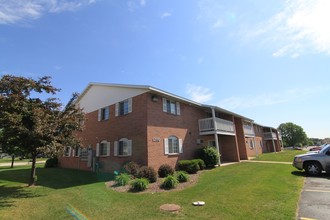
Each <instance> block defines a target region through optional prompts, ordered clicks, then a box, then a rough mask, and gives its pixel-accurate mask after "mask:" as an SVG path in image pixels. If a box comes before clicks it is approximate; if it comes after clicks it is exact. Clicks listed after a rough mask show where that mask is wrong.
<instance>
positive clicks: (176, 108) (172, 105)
mask: <svg viewBox="0 0 330 220" xmlns="http://www.w3.org/2000/svg"><path fill="white" fill-rule="evenodd" d="M163 112H167V113H171V114H173V115H180V103H179V102H174V101H171V100H168V99H166V98H163Z"/></svg>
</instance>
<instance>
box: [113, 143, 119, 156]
mask: <svg viewBox="0 0 330 220" xmlns="http://www.w3.org/2000/svg"><path fill="white" fill-rule="evenodd" d="M114 145H115V146H114V156H118V141H115V144H114Z"/></svg>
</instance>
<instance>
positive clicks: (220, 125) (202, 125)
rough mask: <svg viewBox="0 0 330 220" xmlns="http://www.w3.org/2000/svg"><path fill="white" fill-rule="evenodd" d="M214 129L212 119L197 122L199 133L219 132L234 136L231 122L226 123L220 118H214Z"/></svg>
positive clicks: (233, 127)
mask: <svg viewBox="0 0 330 220" xmlns="http://www.w3.org/2000/svg"><path fill="white" fill-rule="evenodd" d="M215 123H216V129H215V126H214V122H213V118H204V119H200V120H199V131H200V132H207V131H220V132H225V133H233V134H235V126H234V123H233V122H232V121H227V120H224V119H221V118H215Z"/></svg>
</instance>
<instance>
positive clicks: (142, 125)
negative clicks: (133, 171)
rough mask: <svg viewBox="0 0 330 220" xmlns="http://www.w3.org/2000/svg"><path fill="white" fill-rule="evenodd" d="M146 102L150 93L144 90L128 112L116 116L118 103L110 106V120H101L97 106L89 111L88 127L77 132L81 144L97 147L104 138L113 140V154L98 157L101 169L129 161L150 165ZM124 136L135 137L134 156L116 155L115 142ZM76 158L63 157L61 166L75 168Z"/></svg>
mask: <svg viewBox="0 0 330 220" xmlns="http://www.w3.org/2000/svg"><path fill="white" fill-rule="evenodd" d="M146 103H147V94H142V95H139V96H136V97H133V100H132V112H131V113H129V114H127V115H123V116H118V117H115V105H111V106H110V119H109V120H105V121H98V110H96V111H94V112H91V113H88V114H87V115H86V117H87V120H86V121H85V129H84V131H82V132H81V133H79V134H78V136H79V137H80V138H81V139H82V146H84V147H86V146H89V145H90V146H92V149H93V150H94V151H95V150H96V144H97V143H100V142H101V141H103V140H106V141H108V142H110V156H109V157H97V158H96V161H97V162H98V163H99V164H100V165H101V166H100V168H101V171H105V172H112V171H114V170H118V169H119V168H120V167H121V166H122V164H123V163H125V162H127V161H135V162H137V163H139V164H140V165H147V143H146V140H147V134H146V125H147V123H146V122H147V112H146V109H147V108H146ZM104 107H105V106H104ZM121 138H127V139H129V140H132V156H129V157H126V156H124V157H118V156H116V157H115V156H114V142H115V141H118V140H120V139H121ZM75 160H76V158H73V157H69V158H65V159H61V166H62V167H68V168H72V167H73V166H75V165H74V164H75ZM64 161H65V162H64Z"/></svg>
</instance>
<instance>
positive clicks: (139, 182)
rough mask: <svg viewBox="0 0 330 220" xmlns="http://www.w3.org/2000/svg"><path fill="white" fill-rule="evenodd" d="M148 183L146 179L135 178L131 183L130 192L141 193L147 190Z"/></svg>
mask: <svg viewBox="0 0 330 220" xmlns="http://www.w3.org/2000/svg"><path fill="white" fill-rule="evenodd" d="M148 185H149V181H148V180H147V179H146V178H137V179H135V180H133V181H132V182H131V190H132V191H135V192H141V191H144V190H145V189H147V187H148Z"/></svg>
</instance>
